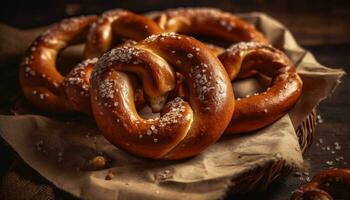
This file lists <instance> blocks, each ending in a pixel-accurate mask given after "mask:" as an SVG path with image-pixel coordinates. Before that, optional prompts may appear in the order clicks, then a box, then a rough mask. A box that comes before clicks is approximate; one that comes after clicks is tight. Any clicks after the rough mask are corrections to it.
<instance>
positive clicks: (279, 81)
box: [219, 42, 303, 133]
mask: <svg viewBox="0 0 350 200" xmlns="http://www.w3.org/2000/svg"><path fill="white" fill-rule="evenodd" d="M219 59H220V61H221V62H222V64H223V65H224V67H225V69H226V71H227V73H228V75H229V77H230V79H231V80H234V78H235V77H236V76H237V74H238V72H239V73H243V74H244V73H247V72H249V71H257V72H259V73H260V74H262V75H265V76H267V77H270V78H271V83H270V87H269V88H267V90H266V91H264V92H262V93H260V94H259V93H255V94H254V95H252V96H247V97H245V98H242V99H239V98H237V101H236V109H235V114H234V115H233V117H232V120H231V123H230V124H229V126H228V127H227V129H226V133H241V132H250V131H254V130H257V129H260V128H263V127H265V126H267V125H269V124H271V123H272V122H274V121H276V120H277V119H279V118H280V117H282V116H283V115H284V114H285V113H286V112H287V111H288V110H289V109H290V108H292V107H293V106H294V105H295V103H296V102H297V101H298V99H299V97H300V96H301V92H302V85H303V83H302V80H301V78H300V77H299V75H298V74H297V72H296V69H295V67H294V66H293V64H292V63H291V61H290V60H289V59H288V57H287V56H286V55H285V54H284V53H283V52H282V51H280V50H277V49H275V48H273V47H272V46H270V45H264V44H260V43H256V42H248V43H245V42H241V43H238V44H235V45H233V46H231V47H230V48H228V49H227V50H226V51H225V52H224V53H223V54H221V55H220V56H219Z"/></svg>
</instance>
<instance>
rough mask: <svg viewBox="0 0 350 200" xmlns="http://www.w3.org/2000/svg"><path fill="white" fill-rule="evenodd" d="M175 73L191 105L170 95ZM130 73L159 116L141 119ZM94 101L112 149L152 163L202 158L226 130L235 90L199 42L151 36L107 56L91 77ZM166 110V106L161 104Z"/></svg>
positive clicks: (96, 118) (215, 58) (98, 123)
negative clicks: (114, 148)
mask: <svg viewBox="0 0 350 200" xmlns="http://www.w3.org/2000/svg"><path fill="white" fill-rule="evenodd" d="M175 71H178V72H180V73H181V74H182V75H183V76H184V77H185V79H186V83H187V84H188V87H189V101H188V102H186V101H184V100H183V99H181V98H180V97H177V98H175V99H173V100H171V101H169V102H165V101H166V99H167V98H166V96H167V94H168V93H169V92H170V91H171V90H173V89H174V87H175V84H176V83H175V80H176V78H175V76H176V75H175ZM131 74H134V75H136V76H138V77H139V78H140V79H141V80H142V85H143V87H144V91H145V94H146V95H147V96H148V97H149V99H150V104H151V107H152V108H153V109H154V110H157V109H161V108H162V109H161V115H160V117H159V118H152V119H145V118H143V117H141V116H140V115H139V114H138V113H137V111H136V108H135V105H134V98H133V96H134V94H133V93H134V88H135V86H134V85H133V84H132V82H131V80H130V77H131ZM90 93H91V100H92V109H93V113H94V117H95V120H96V122H97V125H98V127H99V128H100V130H101V132H102V134H103V135H104V136H105V137H106V138H107V139H108V140H109V141H110V142H111V143H112V144H114V145H116V146H117V147H119V148H121V149H124V150H126V151H128V152H131V153H133V154H136V155H140V156H144V157H149V158H154V159H169V160H174V159H182V158H187V157H191V156H194V155H197V154H199V153H200V152H201V151H203V150H204V149H205V148H207V147H208V146H209V145H211V144H213V143H214V142H215V141H216V140H217V139H218V138H219V137H220V136H221V135H222V133H223V132H224V130H225V128H226V126H227V125H228V123H229V121H230V120H231V117H232V113H233V109H234V96H233V89H232V86H231V84H230V80H229V79H228V76H227V73H226V72H225V69H224V68H223V66H222V64H221V62H220V61H219V60H218V59H217V57H216V56H215V55H213V54H212V52H211V51H210V50H209V49H208V48H207V47H206V46H205V45H204V44H202V43H201V42H199V41H197V40H195V39H193V38H191V37H187V36H184V35H179V34H175V33H165V34H161V35H152V36H150V37H148V38H147V39H145V40H143V41H141V42H139V43H137V44H136V45H132V46H126V47H118V48H115V49H113V50H112V51H110V52H108V53H106V54H104V55H103V56H102V57H101V58H100V59H99V61H98V62H97V64H96V66H95V68H94V72H93V74H92V76H91V89H90ZM164 103H165V106H164V107H163V104H164Z"/></svg>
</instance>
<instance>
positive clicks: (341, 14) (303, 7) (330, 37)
mask: <svg viewBox="0 0 350 200" xmlns="http://www.w3.org/2000/svg"><path fill="white" fill-rule="evenodd" d="M88 2H89V4H87V3H86V4H76V3H68V1H57V3H56V4H51V3H50V5H46V4H48V3H46V4H45V3H44V4H43V5H42V8H43V7H45V6H46V7H45V9H37V12H33V9H35V8H34V7H35V6H33V3H32V2H29V1H28V2H24V3H23V2H22V3H20V4H19V2H18V1H11V2H10V3H8V4H7V5H5V6H3V7H2V8H1V10H0V13H2V14H1V16H0V22H2V23H4V22H5V23H7V24H9V25H14V26H17V27H23V28H30V27H35V26H39V25H45V24H49V23H52V22H54V21H57V20H58V19H60V18H63V17H67V16H69V15H72V14H80V13H99V12H101V11H103V10H106V9H110V8H114V7H124V8H128V9H131V10H134V11H137V12H146V11H150V10H157V9H159V10H160V9H164V8H168V7H177V6H212V7H213V6H215V7H219V8H223V9H225V10H229V11H232V12H235V13H237V12H249V11H262V12H265V13H267V14H269V15H271V16H272V17H274V18H275V19H277V20H279V21H281V22H282V23H283V24H284V25H286V26H287V27H288V28H289V29H290V30H291V31H292V33H293V34H294V36H295V37H296V39H297V41H298V42H299V44H301V45H302V46H303V47H304V48H306V49H308V50H310V51H311V52H312V53H314V55H315V57H316V58H317V60H318V61H319V62H320V63H322V64H323V65H325V66H328V67H334V68H336V67H342V68H343V69H345V71H346V72H347V73H350V53H349V52H350V4H348V3H346V1H332V3H333V4H332V3H331V2H324V3H320V2H319V1H318V2H317V3H316V2H315V1H310V2H304V1H283V3H282V1H276V0H275V1H264V0H255V1H254V0H250V1H235V2H234V3H233V2H231V1H229V0H227V1H181V3H178V2H175V1H161V0H149V1H146V3H145V1H142V3H139V1H136V0H132V1H128V2H119V1H118V3H116V2H113V1H97V0H96V1H88ZM18 4H19V5H21V6H18ZM39 7H40V6H39ZM0 88H1V87H0ZM317 111H318V115H319V119H318V125H317V128H316V138H315V140H314V143H313V145H312V146H311V148H310V149H308V150H307V152H306V154H305V163H306V169H307V170H306V173H305V175H304V176H301V177H300V176H298V175H296V174H291V175H290V176H288V177H286V178H284V179H282V180H279V181H278V182H275V183H274V184H272V185H271V187H269V188H268V190H267V191H265V192H262V193H259V194H248V195H245V196H242V197H239V198H233V197H231V198H228V199H272V200H282V199H288V198H289V197H290V195H291V193H292V191H293V190H295V189H297V188H298V187H299V186H300V185H302V184H304V183H305V178H306V177H307V176H308V174H309V176H310V177H312V176H313V175H314V174H315V173H316V172H318V171H319V170H321V169H325V168H329V167H350V156H349V154H350V76H349V75H345V77H344V78H343V80H342V84H341V85H340V86H339V87H338V88H337V90H336V91H335V92H334V94H333V95H332V96H331V97H330V98H328V99H327V100H325V101H323V102H322V103H321V104H320V105H319V106H318V109H317ZM0 143H3V141H2V142H0ZM338 144H339V145H338ZM0 152H1V155H2V156H1V162H2V163H3V164H1V165H0V175H1V176H2V175H3V174H4V172H5V171H7V170H8V169H9V167H10V166H11V165H12V167H15V168H18V170H24V171H28V170H29V171H30V172H31V173H32V174H33V175H31V176H32V177H29V178H31V179H32V180H34V182H35V183H46V184H48V183H47V181H46V180H44V179H43V178H41V177H40V176H39V175H38V174H37V173H36V172H35V171H34V170H32V169H30V168H29V167H28V166H26V165H25V164H23V161H21V160H18V158H17V156H16V153H15V152H13V151H12V150H11V149H10V148H9V147H8V146H6V145H0ZM342 158H343V159H342ZM14 161H15V164H13V163H14ZM18 166H19V167H18ZM22 168H25V169H22ZM301 179H303V180H301ZM53 192H54V194H55V195H56V197H57V199H72V198H73V197H71V196H70V195H69V194H66V193H64V192H59V191H58V190H57V189H54V191H53Z"/></svg>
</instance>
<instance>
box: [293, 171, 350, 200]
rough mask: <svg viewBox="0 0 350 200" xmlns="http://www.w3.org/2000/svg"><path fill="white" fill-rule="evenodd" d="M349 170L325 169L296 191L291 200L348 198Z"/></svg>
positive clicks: (349, 187)
mask: <svg viewBox="0 0 350 200" xmlns="http://www.w3.org/2000/svg"><path fill="white" fill-rule="evenodd" d="M349 189H350V169H349V168H342V169H340V168H339V169H336V168H335V169H327V170H322V171H321V172H319V173H317V174H316V175H315V176H314V177H313V178H312V180H311V181H310V182H309V183H307V184H306V185H304V186H302V187H301V188H300V189H298V190H296V191H295V192H294V194H293V195H292V197H291V200H306V199H309V200H317V199H322V200H323V199H324V200H333V197H341V198H347V199H348V198H350V193H349Z"/></svg>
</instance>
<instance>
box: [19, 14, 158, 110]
mask: <svg viewBox="0 0 350 200" xmlns="http://www.w3.org/2000/svg"><path fill="white" fill-rule="evenodd" d="M97 19H98V20H97ZM161 32H162V30H161V28H159V26H158V25H157V24H156V23H155V22H153V21H152V20H150V19H148V18H146V17H144V16H140V15H136V14H134V13H131V12H129V11H125V10H112V11H108V12H105V13H104V14H102V16H100V17H99V18H98V17H97V16H84V17H76V18H70V19H66V20H63V21H62V22H60V23H58V24H57V25H55V26H53V27H52V28H50V29H49V30H48V31H46V32H45V33H44V34H42V35H41V36H40V37H39V38H37V39H36V40H35V41H34V42H33V43H32V45H31V47H30V48H29V50H28V51H27V53H26V56H25V57H24V60H23V62H22V63H21V66H20V82H21V87H22V90H23V92H24V95H25V96H26V97H27V99H28V100H29V101H30V102H32V103H33V104H34V105H35V106H37V107H39V108H42V109H44V110H47V111H51V112H59V113H65V112H73V111H78V112H84V113H90V112H91V108H90V94H89V87H90V86H89V85H90V83H89V78H90V74H91V71H92V68H93V67H94V65H95V63H96V61H97V59H96V58H97V57H99V56H100V55H102V54H103V53H104V52H106V51H107V50H110V49H111V48H112V47H114V45H115V44H116V42H118V40H117V39H122V38H123V39H124V38H127V39H132V40H136V41H137V40H142V39H144V38H146V37H147V36H149V35H152V34H158V33H161ZM78 43H85V48H84V60H83V61H82V62H81V63H79V64H78V65H77V66H75V67H74V69H73V70H72V71H71V72H70V73H69V74H68V75H67V76H66V77H65V76H64V75H62V74H61V73H60V72H59V71H58V70H57V67H56V59H57V57H58V56H59V54H60V53H61V51H62V50H64V49H65V48H67V47H68V46H70V45H74V44H78Z"/></svg>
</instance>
